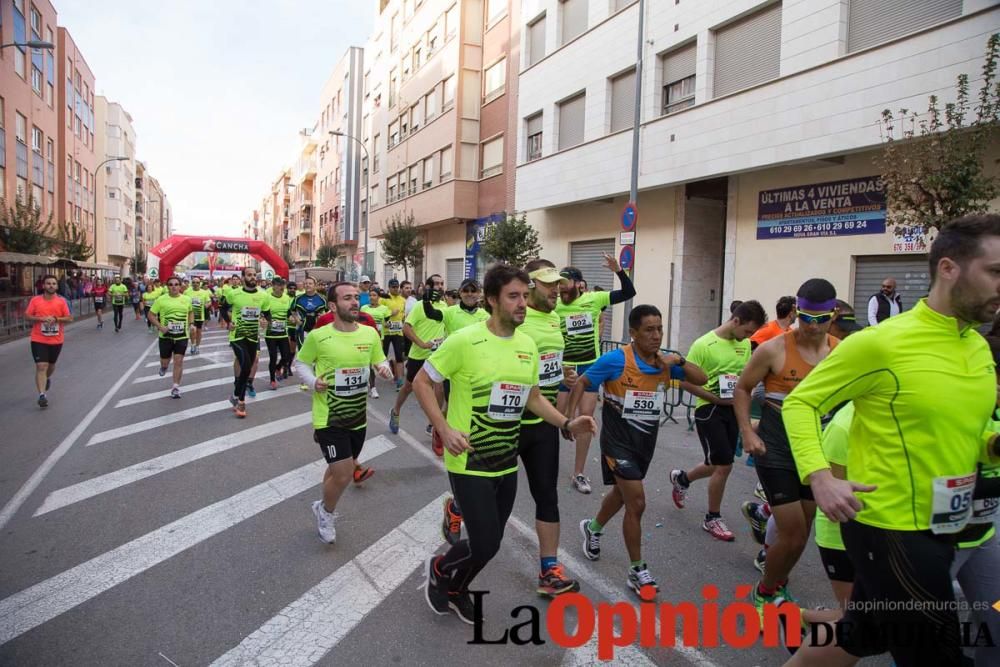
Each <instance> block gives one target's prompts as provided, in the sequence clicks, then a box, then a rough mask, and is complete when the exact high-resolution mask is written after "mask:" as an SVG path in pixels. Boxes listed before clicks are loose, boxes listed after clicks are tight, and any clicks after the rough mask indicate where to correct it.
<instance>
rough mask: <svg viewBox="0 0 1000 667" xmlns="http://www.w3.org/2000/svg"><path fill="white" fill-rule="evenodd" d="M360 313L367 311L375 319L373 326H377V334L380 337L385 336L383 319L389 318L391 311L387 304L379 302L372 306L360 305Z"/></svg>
mask: <svg viewBox="0 0 1000 667" xmlns="http://www.w3.org/2000/svg"><path fill="white" fill-rule="evenodd" d="M361 312H362V313H368V314H369V315H371V316H372V319H373V320H375V326H377V327H378V335H379V336H380V337H384V336H385V321H386V320H387V319H388V318H389V315H390V314H391V313H392V311H391V310H389V308H388V307H387V306H383V305H381V304H379V305H378V306H372V305H370V304H368V305H364V306H361Z"/></svg>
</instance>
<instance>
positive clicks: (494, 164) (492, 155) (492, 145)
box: [480, 136, 503, 178]
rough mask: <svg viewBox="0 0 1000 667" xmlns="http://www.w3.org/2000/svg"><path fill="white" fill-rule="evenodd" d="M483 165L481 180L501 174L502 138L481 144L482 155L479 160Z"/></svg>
mask: <svg viewBox="0 0 1000 667" xmlns="http://www.w3.org/2000/svg"><path fill="white" fill-rule="evenodd" d="M480 164H482V165H483V169H482V173H481V174H480V175H481V177H482V178H489V177H490V176H496V175H497V174H501V173H503V136H499V137H497V138H496V139H490V140H489V141H486V142H483V155H482V158H481V160H480Z"/></svg>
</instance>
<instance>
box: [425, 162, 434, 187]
mask: <svg viewBox="0 0 1000 667" xmlns="http://www.w3.org/2000/svg"><path fill="white" fill-rule="evenodd" d="M423 167H424V187H425V188H429V187H431V185H433V184H434V157H433V156H431V157H428V158H424V164H423Z"/></svg>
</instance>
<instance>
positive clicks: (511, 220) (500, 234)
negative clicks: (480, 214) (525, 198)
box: [479, 213, 542, 266]
mask: <svg viewBox="0 0 1000 667" xmlns="http://www.w3.org/2000/svg"><path fill="white" fill-rule="evenodd" d="M479 247H480V249H481V250H482V252H484V253H485V254H486V256H487V257H488V258H490V259H492V260H494V261H497V262H505V263H507V264H510V265H511V266H524V265H525V264H527V263H528V262H529V261H530V260H532V259H534V258H536V257H538V256H539V255H540V254H541V252H542V246H541V244H539V243H538V231H537V230H536V229H535V228H534V227H532V226H531V225H529V224H528V221H527V219H526V217H525V214H524V213H522V214H521V215H519V216H518V215H505V216H504V218H503V219H502V220H499V221H498V222H495V223H493V224H490V225H487V226H486V228H485V229H484V230H483V242H482V244H480V246H479Z"/></svg>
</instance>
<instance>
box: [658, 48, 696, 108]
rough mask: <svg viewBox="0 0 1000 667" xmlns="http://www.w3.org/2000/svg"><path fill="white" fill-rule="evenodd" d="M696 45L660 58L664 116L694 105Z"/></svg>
mask: <svg viewBox="0 0 1000 667" xmlns="http://www.w3.org/2000/svg"><path fill="white" fill-rule="evenodd" d="M695 56H696V48H695V44H690V45H688V46H685V47H682V48H680V49H677V50H676V51H672V52H670V53H667V54H665V55H663V56H662V57H661V58H660V71H661V72H662V75H661V80H662V81H663V106H662V109H661V113H662V114H668V113H673V112H675V111H680V110H681V109H686V108H688V107H690V106H693V105H694V84H695V74H694V72H695Z"/></svg>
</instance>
